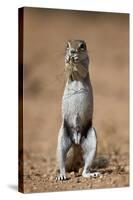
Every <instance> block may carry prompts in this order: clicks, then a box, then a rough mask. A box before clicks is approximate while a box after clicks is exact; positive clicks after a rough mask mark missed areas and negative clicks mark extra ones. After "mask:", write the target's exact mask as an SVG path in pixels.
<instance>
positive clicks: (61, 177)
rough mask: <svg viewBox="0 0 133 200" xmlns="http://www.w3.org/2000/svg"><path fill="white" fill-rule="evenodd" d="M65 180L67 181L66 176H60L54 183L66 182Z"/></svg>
mask: <svg viewBox="0 0 133 200" xmlns="http://www.w3.org/2000/svg"><path fill="white" fill-rule="evenodd" d="M66 180H67V178H66V176H65V175H62V174H60V175H59V176H57V177H56V181H66Z"/></svg>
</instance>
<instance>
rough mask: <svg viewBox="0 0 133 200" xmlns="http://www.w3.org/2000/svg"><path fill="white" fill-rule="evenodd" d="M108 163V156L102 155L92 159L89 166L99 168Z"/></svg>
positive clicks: (104, 166)
mask: <svg viewBox="0 0 133 200" xmlns="http://www.w3.org/2000/svg"><path fill="white" fill-rule="evenodd" d="M108 165H109V157H108V156H106V155H103V156H99V157H97V158H96V159H94V161H93V163H92V166H91V167H92V168H93V169H99V168H106V167H107V166H108Z"/></svg>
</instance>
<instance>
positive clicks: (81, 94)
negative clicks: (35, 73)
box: [57, 40, 108, 180]
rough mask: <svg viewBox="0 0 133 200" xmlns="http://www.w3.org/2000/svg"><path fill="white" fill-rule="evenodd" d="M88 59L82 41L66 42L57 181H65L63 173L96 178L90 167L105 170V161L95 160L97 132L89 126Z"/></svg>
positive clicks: (91, 112) (91, 103)
mask: <svg viewBox="0 0 133 200" xmlns="http://www.w3.org/2000/svg"><path fill="white" fill-rule="evenodd" d="M88 65H89V56H88V52H87V46H86V43H85V41H83V40H69V41H68V42H67V44H66V49H65V72H66V77H67V82H66V86H65V90H64V95H63V98H62V125H61V128H60V131H59V136H58V145H57V164H58V170H59V174H58V176H57V180H66V179H67V178H66V171H78V170H79V168H80V167H83V172H82V176H83V177H97V176H99V175H100V173H99V172H93V173H92V172H91V171H90V168H91V167H92V165H95V164H96V165H101V166H103V167H104V166H106V165H107V162H108V161H107V160H106V159H104V158H102V159H101V160H95V155H96V149H97V136H96V130H95V128H94V127H93V125H92V118H93V91H92V86H91V81H90V76H89V72H88Z"/></svg>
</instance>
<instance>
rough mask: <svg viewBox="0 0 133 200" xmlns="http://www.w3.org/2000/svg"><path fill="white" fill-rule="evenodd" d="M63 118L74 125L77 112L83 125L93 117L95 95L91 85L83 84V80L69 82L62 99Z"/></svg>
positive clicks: (70, 124)
mask: <svg viewBox="0 0 133 200" xmlns="http://www.w3.org/2000/svg"><path fill="white" fill-rule="evenodd" d="M62 113H63V118H65V119H66V120H67V123H68V124H69V126H74V125H75V123H74V119H75V117H76V116H77V114H78V115H79V117H80V121H81V126H84V125H86V123H87V122H88V121H89V120H91V119H92V114H93V95H92V87H91V84H90V85H85V84H84V85H83V83H82V82H81V81H73V82H71V83H70V84H68V83H67V85H66V87H65V91H64V95H63V99H62Z"/></svg>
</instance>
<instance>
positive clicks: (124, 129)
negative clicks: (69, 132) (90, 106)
mask: <svg viewBox="0 0 133 200" xmlns="http://www.w3.org/2000/svg"><path fill="white" fill-rule="evenodd" d="M128 34H129V33H128V15H127V14H106V13H104V14H103V13H92V12H84V13H82V12H72V11H69V12H66V11H55V10H49V11H48V10H44V9H30V8H26V9H25V17H24V127H23V132H24V177H23V179H24V192H46V191H47V192H49V191H62V190H79V189H91V188H111V187H123V186H128V185H129V96H128V95H129V93H128V90H129V88H128V87H129V85H128V76H129V74H128V73H129V70H128V67H129V66H128V65H129V63H128V53H129V52H128V49H129V46H128V40H129V38H128V37H129V35H128ZM68 39H84V40H85V41H86V43H87V46H88V52H89V56H90V67H89V72H90V76H91V81H92V85H93V90H94V119H93V121H94V125H95V128H96V130H97V137H98V153H97V154H98V155H107V156H108V157H109V160H110V163H109V166H108V167H107V168H105V169H99V171H101V173H102V176H101V177H100V178H92V179H90V178H82V176H81V174H80V173H78V174H75V173H74V172H72V173H69V174H67V175H68V178H69V179H68V180H67V181H65V182H56V180H55V165H56V160H55V155H56V145H57V136H58V130H59V128H60V125H61V97H62V93H63V88H64V86H65V74H64V45H65V42H66V41H67V40H68Z"/></svg>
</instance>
